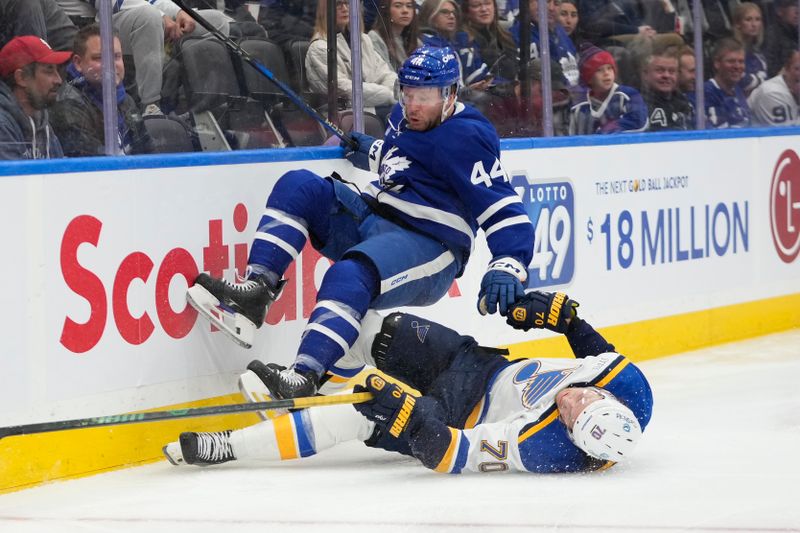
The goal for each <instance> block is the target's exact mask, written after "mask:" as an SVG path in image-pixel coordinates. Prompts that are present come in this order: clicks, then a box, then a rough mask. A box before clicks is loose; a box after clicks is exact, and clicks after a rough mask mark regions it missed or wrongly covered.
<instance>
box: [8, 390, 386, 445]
mask: <svg viewBox="0 0 800 533" xmlns="http://www.w3.org/2000/svg"><path fill="white" fill-rule="evenodd" d="M371 399H372V393H369V392H358V393H353V394H336V395H333V396H310V397H307V398H294V399H289V400H273V401H270V402H256V403H236V404H230V405H216V406H211V407H197V408H194V409H173V410H170V411H151V412H148V413H125V414H121V415H111V416H98V417H93V418H76V419H73V420H60V421H54V422H39V423H36V424H24V425H20V426H8V427H0V439H2V438H3V437H12V436H15V435H31V434H34V433H48V432H52V431H63V430H67V429H84V428H95V427H103V426H119V425H123V424H137V423H141V422H156V421H159V420H176V419H179V418H193V417H198V416H212V415H225V414H234V413H248V412H252V411H269V410H272V409H305V408H307V407H318V406H322V405H338V404H343V403H360V402H366V401H368V400H371Z"/></svg>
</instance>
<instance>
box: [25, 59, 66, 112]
mask: <svg viewBox="0 0 800 533" xmlns="http://www.w3.org/2000/svg"><path fill="white" fill-rule="evenodd" d="M20 78H21V79H18V80H17V83H18V84H19V86H20V87H21V88H22V90H23V91H25V95H26V97H27V99H28V103H29V104H30V105H31V107H33V108H34V109H45V108H47V107H48V106H51V105H53V104H54V103H55V101H56V95H57V94H58V89H59V87H61V76H60V75H59V74H58V67H56V65H50V64H44V63H37V64H36V65H35V67H34V70H33V74H32V75H31V76H27V75H25V74H23V75H22V76H21V77H20Z"/></svg>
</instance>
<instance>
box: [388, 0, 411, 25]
mask: <svg viewBox="0 0 800 533" xmlns="http://www.w3.org/2000/svg"><path fill="white" fill-rule="evenodd" d="M389 16H390V17H391V21H392V24H393V25H395V26H397V27H398V28H405V27H406V26H408V25H409V24H411V21H412V20H414V1H413V0H394V2H392V3H391V5H390V6H389Z"/></svg>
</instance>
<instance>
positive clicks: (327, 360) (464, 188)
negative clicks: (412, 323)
mask: <svg viewBox="0 0 800 533" xmlns="http://www.w3.org/2000/svg"><path fill="white" fill-rule="evenodd" d="M398 77H399V80H400V86H401V91H402V95H401V104H398V105H397V106H395V109H394V110H393V112H392V115H391V118H390V128H389V130H388V131H387V134H386V138H385V139H384V140H376V139H373V138H372V137H369V136H367V135H363V134H357V133H353V138H354V139H356V140H357V141H358V144H359V146H358V149H357V150H355V151H350V152H348V153H347V154H346V155H347V156H348V157H349V158H350V159H351V160H352V161H354V163H355V164H356V166H359V167H361V168H364V169H371V170H372V171H374V172H377V173H378V174H379V177H380V179H379V180H377V181H374V182H372V183H371V184H370V185H369V186H368V187H366V188H365V190H364V192H363V193H361V191H357V190H355V189H354V188H351V187H350V186H348V184H346V183H345V182H344V181H343V180H341V178H338V176H331V177H328V178H322V177H320V176H317V175H316V174H313V173H312V172H310V171H308V170H296V171H291V172H287V173H286V174H284V175H283V176H282V177H281V178H280V179H279V180H278V181H277V183H276V184H275V187H274V189H273V190H272V192H271V194H270V196H269V198H268V200H267V206H266V210H265V211H264V214H263V216H262V218H261V221H260V222H259V227H258V231H257V232H256V236H255V240H254V241H253V245H252V248H251V250H250V257H249V261H248V274H247V279H246V280H245V281H244V282H243V283H230V282H228V281H226V280H221V279H214V278H212V277H210V276H209V275H207V274H205V273H204V274H200V275H199V276H198V277H197V279H196V280H195V283H194V286H192V287H190V288H189V290H188V292H187V299H188V301H189V303H190V304H191V305H192V306H194V307H195V308H196V309H197V310H198V311H199V312H200V314H201V316H204V317H206V318H208V319H209V320H211V321H212V322H214V324H216V325H217V326H218V327H219V328H221V330H222V331H223V332H225V333H227V334H228V335H229V336H230V337H232V338H233V339H234V340H235V341H236V342H238V343H239V344H241V345H242V346H245V347H250V345H251V343H252V339H253V335H254V333H255V330H256V329H257V328H259V327H261V325H262V324H263V323H264V317H265V314H266V310H267V307H268V305H269V304H270V303H271V302H273V301H274V300H275V299H277V298H278V296H279V294H280V291H281V288H282V285H283V283H284V281H283V280H281V277H282V276H283V273H284V272H285V270H286V268H287V267H288V266H289V264H290V263H291V262H292V261H293V260H294V259H295V258H296V257H297V255H298V254H299V253H300V252H301V250H302V249H303V247H304V246H305V243H306V241H308V240H310V242H311V244H312V245H313V246H314V247H315V248H316V249H317V250H319V251H320V252H321V253H322V254H323V255H325V256H326V257H328V258H330V259H332V260H334V261H335V263H334V264H333V265H332V266H331V267H330V269H328V271H327V272H326V274H325V277H324V279H323V281H322V284H321V286H320V289H319V293H318V295H317V303H316V306H315V307H314V309H313V311H312V313H311V316H310V318H309V322H308V325H307V326H306V329H305V331H304V333H303V337H302V341H301V343H300V346H299V348H298V352H297V357H296V359H295V362H294V364H293V365H292V366H291V367H290V368H288V369H284V368H282V367H279V366H277V365H274V364H270V365H265V364H263V363H262V362H260V361H253V362H252V363H251V365H250V366H249V367H248V368H249V369H250V370H251V371H252V372H253V373H255V374H256V375H257V376H258V377H259V378H260V379H261V380H263V381H264V383H265V384H266V386H267V387H268V388H269V390H270V391H271V393H272V396H273V397H275V398H293V397H297V396H309V395H313V394H314V393H315V392H316V391H317V389H318V387H319V384H320V379H321V378H322V377H323V376H324V375H325V372H326V371H327V370H328V369H329V368H330V367H331V365H332V364H333V363H334V362H336V361H337V360H338V359H340V358H341V357H342V356H343V355H344V354H345V352H347V351H348V350H349V349H350V347H351V346H352V345H353V343H354V342H355V340H356V339H357V338H358V335H359V331H360V329H361V321H362V319H363V317H364V315H365V313H366V312H367V310H368V309H393V308H396V307H401V306H407V305H419V306H424V305H430V304H433V303H435V302H436V301H438V300H439V299H440V298H441V297H442V296H444V295H445V294H446V292H447V290H448V289H449V288H450V286H451V285H452V282H453V280H454V279H455V278H457V277H458V276H460V275H461V273H462V272H463V270H464V267H465V265H466V263H467V260H468V258H469V256H470V253H471V252H472V248H473V245H474V239H475V235H476V232H477V230H478V228H479V227H480V228H481V229H483V230H484V233H485V235H486V240H487V243H488V247H489V249H490V251H491V254H492V260H491V262H490V263H489V266H488V269H487V272H486V274H485V275H484V278H483V281H482V283H481V289H480V294H479V295H478V301H481V299H482V298H484V297H485V299H486V302H487V305H486V309H487V310H488V312H489V313H494V312H497V311H498V308H499V312H500V313H501V314H503V315H504V314H505V313H506V311H507V309H508V307H509V306H510V305H511V304H512V303H513V302H514V301H515V300H516V299H517V298H519V297H521V296H522V295H523V293H524V283H525V282H526V280H527V265H528V264H529V263H530V260H531V257H532V254H533V226H532V224H531V221H530V219H529V218H528V216H527V213H526V212H525V209H524V208H523V205H522V202H521V200H520V198H519V196H518V195H517V193H516V192H515V191H514V189H513V188H512V187H511V184H510V182H509V176H508V175H507V174H506V172H505V171H504V170H503V167H502V165H501V164H500V142H499V139H498V137H497V133H496V132H495V130H494V128H493V127H492V125H491V124H490V123H489V122H488V121H487V120H486V118H484V117H483V116H482V115H481V114H480V113H478V112H477V111H476V110H475V109H473V108H470V107H468V106H464V105H463V104H461V103H459V102H458V101H457V95H456V92H457V87H458V83H459V81H460V79H461V75H460V71H459V64H458V59H457V58H456V55H455V53H454V52H453V50H451V49H450V48H434V47H427V46H423V47H421V48H419V49H417V50H416V51H414V52H413V53H412V54H411V55H410V56H409V58H408V59H407V60H406V61H405V62H404V64H403V66H402V68H401V69H400V71H399V74H398ZM359 193H361V194H359Z"/></svg>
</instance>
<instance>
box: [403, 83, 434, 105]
mask: <svg viewBox="0 0 800 533" xmlns="http://www.w3.org/2000/svg"><path fill="white" fill-rule="evenodd" d="M444 98H445V96H444V94H443V90H442V89H440V88H439V87H400V101H401V103H402V104H403V105H404V106H409V105H421V106H432V105H441V104H442V102H444Z"/></svg>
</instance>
